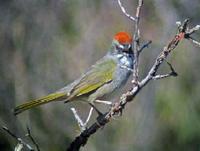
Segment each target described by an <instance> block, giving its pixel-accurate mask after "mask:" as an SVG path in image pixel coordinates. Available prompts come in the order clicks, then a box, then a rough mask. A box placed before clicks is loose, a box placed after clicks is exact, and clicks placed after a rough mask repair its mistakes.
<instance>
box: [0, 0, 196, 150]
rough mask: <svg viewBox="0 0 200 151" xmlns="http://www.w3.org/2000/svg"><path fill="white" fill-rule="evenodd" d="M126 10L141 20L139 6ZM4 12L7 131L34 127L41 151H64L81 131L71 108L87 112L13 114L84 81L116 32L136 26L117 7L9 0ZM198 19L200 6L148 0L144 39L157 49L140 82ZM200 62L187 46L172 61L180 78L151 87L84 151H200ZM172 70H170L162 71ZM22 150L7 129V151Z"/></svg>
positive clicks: (0, 34)
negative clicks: (182, 23)
mask: <svg viewBox="0 0 200 151" xmlns="http://www.w3.org/2000/svg"><path fill="white" fill-rule="evenodd" d="M123 3H124V5H125V6H126V8H127V10H128V12H129V13H133V14H134V12H135V10H136V4H137V0H124V1H123ZM0 12H1V13H0V124H1V125H6V126H8V128H9V129H10V130H11V131H13V132H15V133H16V134H18V135H19V136H24V134H25V133H26V125H28V126H29V127H30V128H31V132H32V134H33V136H34V137H35V139H36V141H37V142H38V144H39V146H40V148H41V150H44V151H47V150H48V151H63V150H65V149H66V147H67V146H68V145H69V143H70V142H71V141H72V140H73V139H74V137H75V136H76V135H77V134H78V130H79V129H78V126H77V123H76V121H75V120H74V117H73V115H72V113H71V111H70V107H72V106H74V107H76V108H77V109H78V112H79V113H80V114H81V115H82V116H83V117H85V115H86V114H87V112H88V110H89V107H88V105H86V104H81V103H76V104H69V105H63V103H62V102H57V103H50V104H47V105H44V106H42V107H38V108H35V109H32V110H30V111H28V112H24V113H23V114H21V115H19V116H18V117H15V116H13V114H12V109H13V108H14V107H15V106H16V105H18V104H21V103H24V102H26V101H28V100H31V99H34V98H38V97H41V96H44V95H46V94H48V93H50V92H53V91H55V90H57V89H59V88H61V87H63V86H65V85H66V84H68V83H70V82H71V81H73V80H74V79H76V78H78V77H79V76H80V74H82V73H83V72H84V71H85V70H86V69H87V68H88V67H89V66H91V65H92V64H94V62H95V61H97V60H98V59H99V58H101V57H102V56H103V55H104V54H105V53H106V51H107V50H108V48H109V46H110V44H111V40H112V36H113V35H114V34H115V33H116V32H117V31H129V32H133V24H132V22H131V21H129V20H128V19H127V18H126V17H125V16H124V15H123V14H122V12H121V10H120V9H119V7H118V5H117V2H116V0H4V1H0ZM199 14H200V1H199V0H192V1H189V0H168V1H166V0H148V1H145V0H144V7H143V9H142V19H141V36H142V39H143V40H152V41H153V44H152V45H151V47H150V48H148V49H146V50H145V51H144V52H143V53H142V56H141V59H140V76H141V78H142V77H144V76H145V75H146V74H147V72H148V70H149V68H150V67H151V65H152V64H153V61H154V59H155V57H156V56H157V55H158V53H159V52H160V50H161V48H162V47H163V46H164V45H165V44H166V43H167V42H168V41H169V40H170V38H171V37H172V36H173V35H174V34H175V32H176V25H175V22H176V21H177V20H183V19H185V18H188V17H189V18H191V19H192V23H193V24H194V25H196V24H199V21H200V15H199ZM195 36H196V38H197V39H200V34H197V35H195ZM199 56H200V51H199V48H197V47H195V46H194V45H192V44H191V43H190V42H188V41H186V40H183V41H182V42H181V44H180V45H179V46H178V48H177V49H176V50H175V52H174V53H173V55H171V57H170V58H169V61H170V62H171V63H172V64H173V66H174V68H175V69H176V71H177V72H178V74H179V76H178V77H177V78H168V79H164V80H160V81H155V82H151V83H150V84H149V85H148V86H147V87H146V88H144V90H143V91H142V92H141V93H140V94H139V96H137V98H136V99H135V101H134V102H133V103H131V104H130V105H129V106H128V107H127V110H126V111H125V112H124V116H123V117H121V118H119V120H114V121H113V122H111V123H110V124H108V125H107V126H106V127H105V128H104V129H103V130H102V131H98V132H97V133H96V134H95V135H94V136H92V137H91V138H90V139H89V141H88V144H87V145H86V146H85V147H84V148H82V150H85V151H86V150H89V151H102V150H106V151H107V150H116V151H130V150H135V151H197V150H200V92H199V91H200V76H199V75H200V67H199V65H200V58H199ZM167 71H169V69H168V68H167V66H166V65H163V66H162V69H161V70H160V72H161V73H166V72H167ZM129 87H130V85H127V88H129ZM94 118H95V117H94ZM93 120H94V119H93ZM15 145H16V142H15V140H14V139H13V138H11V137H10V136H8V134H5V132H3V131H2V130H1V131H0V149H1V150H2V151H10V150H13V148H14V146H15Z"/></svg>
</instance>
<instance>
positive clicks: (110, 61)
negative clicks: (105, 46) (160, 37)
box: [14, 32, 134, 115]
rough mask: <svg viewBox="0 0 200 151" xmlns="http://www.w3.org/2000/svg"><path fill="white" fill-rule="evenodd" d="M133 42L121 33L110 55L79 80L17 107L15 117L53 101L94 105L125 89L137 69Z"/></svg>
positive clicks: (114, 42)
mask: <svg viewBox="0 0 200 151" xmlns="http://www.w3.org/2000/svg"><path fill="white" fill-rule="evenodd" d="M131 42H132V38H131V36H130V35H129V34H128V33H126V32H119V33H117V34H116V35H115V36H114V38H113V41H112V45H111V47H110V49H109V51H108V53H107V54H106V55H105V56H104V57H103V58H102V59H100V60H99V61H97V62H96V64H94V65H93V66H92V67H91V68H90V69H89V70H88V71H87V72H86V73H85V74H83V75H82V76H81V77H80V78H79V79H77V80H75V81H74V82H72V83H71V84H69V85H67V86H66V87H64V88H62V89H60V90H58V91H56V92H54V93H51V94H49V95H47V96H45V97H42V98H39V99H36V100H33V101H30V102H27V103H25V104H22V105H19V106H17V107H16V108H15V109H14V114H15V115H16V114H19V113H21V112H23V111H25V110H28V109H30V108H33V107H36V106H39V105H42V104H45V103H49V102H52V101H62V100H65V101H67V102H69V101H70V102H71V101H75V100H84V101H87V102H89V103H92V104H93V103H94V102H95V101H96V100H102V98H106V97H107V96H110V95H111V94H113V92H114V91H116V90H119V89H120V88H122V86H123V85H124V84H125V83H126V81H127V80H128V78H129V76H130V74H131V70H132V69H133V62H134V57H133V52H132V50H131Z"/></svg>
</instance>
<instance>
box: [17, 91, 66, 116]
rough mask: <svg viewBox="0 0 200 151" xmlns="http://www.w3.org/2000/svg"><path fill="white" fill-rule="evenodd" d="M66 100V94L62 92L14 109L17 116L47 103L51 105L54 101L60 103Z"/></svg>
mask: <svg viewBox="0 0 200 151" xmlns="http://www.w3.org/2000/svg"><path fill="white" fill-rule="evenodd" d="M65 98H66V93H61V92H56V93H52V94H49V95H47V96H45V97H42V98H39V99H37V100H33V101H30V102H28V103H24V104H22V105H19V106H17V107H16V108H15V109H14V114H15V115H17V114H19V113H21V112H23V111H25V110H28V109H30V108H33V107H36V106H39V105H42V104H46V103H49V102H52V101H59V100H62V99H65Z"/></svg>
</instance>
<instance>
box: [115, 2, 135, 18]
mask: <svg viewBox="0 0 200 151" xmlns="http://www.w3.org/2000/svg"><path fill="white" fill-rule="evenodd" d="M117 2H118V5H119V7H120V8H121V11H122V13H123V14H124V15H126V16H127V17H128V18H129V19H130V20H132V21H134V22H135V21H136V19H135V18H134V17H133V16H131V15H130V14H128V13H127V12H126V9H125V8H124V6H123V5H122V3H121V0H117Z"/></svg>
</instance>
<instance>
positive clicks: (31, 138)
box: [26, 126, 40, 151]
mask: <svg viewBox="0 0 200 151" xmlns="http://www.w3.org/2000/svg"><path fill="white" fill-rule="evenodd" d="M26 129H27V134H26V136H28V137H29V138H30V140H31V141H32V143H33V144H34V145H35V146H36V148H37V151H40V147H39V145H38V144H37V142H36V141H35V139H34V138H33V136H32V135H31V131H30V128H29V127H28V126H27V127H26Z"/></svg>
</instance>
